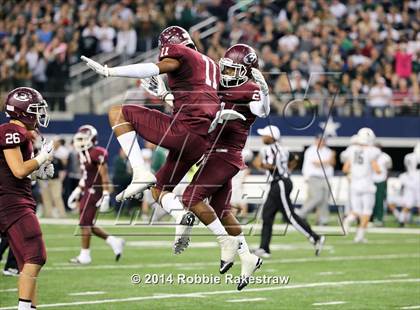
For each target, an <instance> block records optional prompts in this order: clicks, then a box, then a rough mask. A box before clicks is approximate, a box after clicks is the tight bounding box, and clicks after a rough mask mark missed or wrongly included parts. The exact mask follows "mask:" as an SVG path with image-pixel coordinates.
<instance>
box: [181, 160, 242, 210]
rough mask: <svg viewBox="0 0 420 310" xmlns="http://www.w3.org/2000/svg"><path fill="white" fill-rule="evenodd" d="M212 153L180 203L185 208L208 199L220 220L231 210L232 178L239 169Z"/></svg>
mask: <svg viewBox="0 0 420 310" xmlns="http://www.w3.org/2000/svg"><path fill="white" fill-rule="evenodd" d="M221 156H223V155H219V154H217V153H212V154H211V155H210V156H209V158H208V160H207V161H206V162H205V163H204V164H203V165H202V166H201V167H200V169H199V170H198V171H197V172H196V173H195V175H194V178H193V180H192V181H191V183H190V185H188V187H187V188H186V189H185V192H184V194H183V196H182V202H183V203H184V206H185V207H186V208H190V207H191V206H194V205H195V204H197V203H199V202H201V201H203V200H204V199H206V198H210V206H211V207H212V208H213V209H214V211H215V212H216V214H217V216H218V217H219V218H222V217H223V216H224V214H225V213H226V212H228V211H229V210H230V208H231V205H230V198H231V196H232V178H233V177H234V176H235V175H236V174H237V173H238V171H239V168H238V167H236V166H234V165H232V164H230V163H228V162H227V161H225V160H223V159H222V158H221Z"/></svg>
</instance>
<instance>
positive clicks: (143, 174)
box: [115, 166, 156, 202]
mask: <svg viewBox="0 0 420 310" xmlns="http://www.w3.org/2000/svg"><path fill="white" fill-rule="evenodd" d="M155 183H156V177H155V176H154V174H153V173H151V172H150V171H149V170H147V169H146V168H145V167H142V166H140V167H136V168H133V179H132V181H131V183H130V185H128V187H127V188H126V189H125V190H124V191H122V192H121V193H119V194H118V195H117V196H116V197H115V199H116V200H117V201H118V202H121V201H124V200H126V199H131V198H133V197H135V196H138V195H139V194H141V193H142V192H144V191H145V190H146V189H148V188H150V187H151V186H153V185H154V184H155Z"/></svg>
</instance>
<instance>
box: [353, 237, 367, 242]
mask: <svg viewBox="0 0 420 310" xmlns="http://www.w3.org/2000/svg"><path fill="white" fill-rule="evenodd" d="M353 242H354V243H367V242H368V240H367V239H366V238H365V237H361V238H360V237H356V238H354V240H353Z"/></svg>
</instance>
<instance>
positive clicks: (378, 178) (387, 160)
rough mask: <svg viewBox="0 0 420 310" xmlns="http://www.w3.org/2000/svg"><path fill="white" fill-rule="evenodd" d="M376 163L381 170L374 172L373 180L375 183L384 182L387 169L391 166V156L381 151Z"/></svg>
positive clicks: (386, 176)
mask: <svg viewBox="0 0 420 310" xmlns="http://www.w3.org/2000/svg"><path fill="white" fill-rule="evenodd" d="M377 163H378V166H379V168H381V171H380V172H379V173H376V172H374V174H373V181H375V183H380V182H385V181H386V179H387V178H388V171H389V170H391V168H392V158H391V156H389V155H388V154H387V153H385V152H382V151H381V154H380V155H379V157H378V159H377Z"/></svg>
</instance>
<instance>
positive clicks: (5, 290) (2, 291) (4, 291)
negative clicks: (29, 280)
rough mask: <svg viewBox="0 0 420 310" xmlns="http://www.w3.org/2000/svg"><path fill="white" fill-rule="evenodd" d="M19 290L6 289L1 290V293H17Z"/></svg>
mask: <svg viewBox="0 0 420 310" xmlns="http://www.w3.org/2000/svg"><path fill="white" fill-rule="evenodd" d="M17 290H18V289H17V288H6V289H1V290H0V293H8V292H17Z"/></svg>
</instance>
